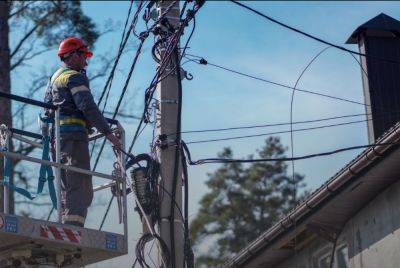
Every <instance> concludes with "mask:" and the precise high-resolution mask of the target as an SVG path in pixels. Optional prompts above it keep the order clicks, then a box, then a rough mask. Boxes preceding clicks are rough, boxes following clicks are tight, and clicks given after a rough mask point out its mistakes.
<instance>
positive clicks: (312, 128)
mask: <svg viewBox="0 0 400 268" xmlns="http://www.w3.org/2000/svg"><path fill="white" fill-rule="evenodd" d="M369 120H372V119H365V120H357V121H350V122H344V123H338V124H329V125H323V126H317V127H308V128H299V129H293V132H301V131H309V130H316V129H323V128H330V127H337V126H345V125H352V124H358V123H363V122H367V121H369ZM284 133H290V130H283V131H276V132H268V133H261V134H253V135H243V136H234V137H227V138H218V139H207V140H196V141H189V142H187V143H186V144H197V143H208V142H217V141H228V140H239V139H246V138H254V137H262V136H269V135H277V134H284Z"/></svg>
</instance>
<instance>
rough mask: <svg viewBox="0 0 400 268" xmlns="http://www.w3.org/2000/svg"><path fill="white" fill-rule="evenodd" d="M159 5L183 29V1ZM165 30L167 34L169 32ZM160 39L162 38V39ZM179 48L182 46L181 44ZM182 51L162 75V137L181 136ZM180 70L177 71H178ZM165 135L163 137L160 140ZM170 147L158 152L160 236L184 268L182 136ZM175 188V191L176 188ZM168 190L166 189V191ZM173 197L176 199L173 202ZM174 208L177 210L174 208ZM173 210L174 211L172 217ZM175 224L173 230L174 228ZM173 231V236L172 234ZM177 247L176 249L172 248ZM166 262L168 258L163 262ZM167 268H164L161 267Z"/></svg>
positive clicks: (173, 263) (176, 267)
mask: <svg viewBox="0 0 400 268" xmlns="http://www.w3.org/2000/svg"><path fill="white" fill-rule="evenodd" d="M173 3H174V1H158V2H157V9H158V17H160V16H161V14H163V13H164V12H165V11H166V10H169V12H168V13H167V14H166V16H165V17H166V18H167V19H168V21H169V24H170V25H172V26H173V27H174V28H175V29H176V28H177V26H178V25H179V14H180V8H179V1H175V3H174V4H173ZM171 4H173V6H172V8H171V9H169V7H170V5H171ZM165 30H167V29H166V28H165ZM158 38H161V36H160V35H159V36H158ZM178 44H179V43H178ZM165 49H166V46H163V45H161V47H160V51H161V52H160V54H161V55H159V56H160V58H161V61H162V59H163V58H164V57H165V56H166V55H165V52H166V51H165ZM178 57H179V56H178V49H174V52H173V54H172V56H171V58H170V61H169V62H167V67H166V69H165V71H164V72H163V73H162V74H161V75H160V77H164V75H166V74H168V73H170V74H169V75H168V76H167V77H166V78H165V79H163V80H162V81H161V82H159V83H158V85H157V100H158V111H157V134H158V135H159V137H162V136H164V137H165V135H163V134H171V133H177V132H180V118H178V116H180V105H182V104H181V103H180V102H181V101H180V99H181V97H180V96H181V93H182V92H181V89H182V88H181V84H180V83H181V81H180V66H176V65H179V63H178ZM175 66H176V68H175ZM173 68H175V71H173V72H172V73H171V70H172V69H173ZM160 135H161V136H160ZM165 141H166V142H167V143H168V144H169V145H168V146H166V147H165V146H161V147H162V148H160V147H159V148H158V157H159V161H160V174H161V175H160V185H162V186H163V187H162V188H160V190H159V191H160V197H161V204H160V206H161V207H160V218H161V219H160V222H159V228H160V235H161V238H162V239H163V241H164V242H165V243H166V245H167V246H168V250H169V253H170V256H169V257H170V261H169V265H168V267H169V268H183V265H184V233H183V229H184V228H183V219H182V217H181V214H180V213H179V210H181V211H182V179H181V174H182V167H181V160H180V159H181V155H180V153H181V152H180V144H176V141H178V142H179V141H180V133H177V134H174V135H168V136H167V140H165ZM174 186H175V187H174ZM163 188H164V189H163ZM171 195H172V196H174V197H175V198H174V199H175V200H174V201H173V200H172V198H171ZM171 206H174V207H173V208H171ZM171 209H172V210H173V211H174V213H173V215H171ZM171 224H173V226H171ZM172 230H173V233H171V231H172ZM172 247H173V248H172ZM163 259H164V260H165V256H164V258H163ZM159 262H160V265H163V263H162V259H161V258H159ZM161 267H164V266H161Z"/></svg>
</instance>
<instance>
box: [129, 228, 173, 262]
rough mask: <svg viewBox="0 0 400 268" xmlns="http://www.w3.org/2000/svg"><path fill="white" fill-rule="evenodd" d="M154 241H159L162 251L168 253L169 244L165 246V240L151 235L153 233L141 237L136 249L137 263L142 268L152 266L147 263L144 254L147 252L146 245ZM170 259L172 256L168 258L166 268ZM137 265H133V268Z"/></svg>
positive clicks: (156, 235)
mask: <svg viewBox="0 0 400 268" xmlns="http://www.w3.org/2000/svg"><path fill="white" fill-rule="evenodd" d="M153 239H156V240H157V241H158V243H159V244H160V247H161V250H162V251H163V252H168V246H167V244H165V242H164V240H162V239H161V237H160V236H159V235H158V234H151V233H147V234H143V235H142V236H141V237H140V239H139V241H138V242H137V243H136V247H135V255H136V261H137V263H139V265H140V267H146V268H150V266H149V265H148V264H147V263H146V259H145V253H144V252H145V247H146V244H147V243H148V242H150V241H152V240H153ZM169 259H170V256H169V255H167V258H166V265H167V266H166V267H168V264H169ZM136 261H135V263H136ZM135 263H134V264H133V266H132V267H135Z"/></svg>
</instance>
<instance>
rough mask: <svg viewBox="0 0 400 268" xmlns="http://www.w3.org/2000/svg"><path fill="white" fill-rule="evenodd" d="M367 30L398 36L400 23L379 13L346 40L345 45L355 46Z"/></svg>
mask: <svg viewBox="0 0 400 268" xmlns="http://www.w3.org/2000/svg"><path fill="white" fill-rule="evenodd" d="M367 30H381V31H387V32H393V33H396V34H400V21H398V20H396V19H394V18H392V17H390V16H388V15H386V14H384V13H381V14H379V15H378V16H376V17H374V18H372V19H370V20H369V21H367V22H366V23H364V24H362V25H360V26H359V27H358V28H357V29H356V30H355V31H354V32H353V33H352V34H351V35H350V37H349V39H347V41H346V44H357V43H358V37H359V36H360V35H361V34H362V33H364V32H366V31H367Z"/></svg>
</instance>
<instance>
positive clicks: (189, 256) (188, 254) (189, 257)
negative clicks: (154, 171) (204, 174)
mask: <svg viewBox="0 0 400 268" xmlns="http://www.w3.org/2000/svg"><path fill="white" fill-rule="evenodd" d="M180 149H181V156H182V157H181V161H182V174H183V183H184V193H185V195H184V208H185V210H184V211H185V218H184V240H185V261H184V263H185V262H186V264H187V266H186V267H187V268H193V267H194V254H193V250H192V247H191V243H190V239H189V175H188V167H187V162H186V156H185V151H184V150H183V148H182V147H181V148H180ZM183 267H185V264H184V265H183Z"/></svg>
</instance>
